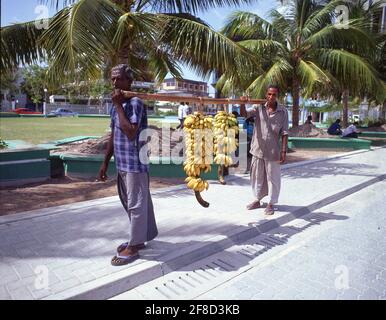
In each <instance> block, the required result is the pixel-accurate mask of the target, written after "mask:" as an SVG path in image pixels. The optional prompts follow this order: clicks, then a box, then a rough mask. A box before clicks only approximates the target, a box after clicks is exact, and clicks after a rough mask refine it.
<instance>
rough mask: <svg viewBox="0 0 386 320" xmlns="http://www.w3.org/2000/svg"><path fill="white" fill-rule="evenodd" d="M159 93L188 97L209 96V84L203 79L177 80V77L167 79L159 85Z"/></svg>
mask: <svg viewBox="0 0 386 320" xmlns="http://www.w3.org/2000/svg"><path fill="white" fill-rule="evenodd" d="M158 92H159V93H164V94H170V95H174V96H186V97H208V96H209V91H208V84H207V83H206V82H202V81H194V80H189V79H181V80H177V79H176V78H168V79H165V80H164V81H163V82H162V83H161V85H160V86H159V87H158Z"/></svg>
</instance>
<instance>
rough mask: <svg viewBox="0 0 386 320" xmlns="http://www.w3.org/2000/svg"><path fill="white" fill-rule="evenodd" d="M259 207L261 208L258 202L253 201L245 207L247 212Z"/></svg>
mask: <svg viewBox="0 0 386 320" xmlns="http://www.w3.org/2000/svg"><path fill="white" fill-rule="evenodd" d="M260 206H261V204H260V201H259V200H255V201H253V202H252V203H250V204H248V205H247V209H248V210H254V209H257V208H260Z"/></svg>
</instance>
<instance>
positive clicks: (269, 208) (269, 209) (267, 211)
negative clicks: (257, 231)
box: [264, 203, 275, 216]
mask: <svg viewBox="0 0 386 320" xmlns="http://www.w3.org/2000/svg"><path fill="white" fill-rule="evenodd" d="M274 212H275V210H274V209H273V204H270V203H268V205H267V207H266V208H265V210H264V213H265V214H266V215H269V216H270V215H273V214H274Z"/></svg>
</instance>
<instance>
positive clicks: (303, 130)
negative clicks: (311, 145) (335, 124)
mask: <svg viewBox="0 0 386 320" xmlns="http://www.w3.org/2000/svg"><path fill="white" fill-rule="evenodd" d="M288 131H289V136H290V137H303V138H331V136H330V135H329V134H328V133H327V132H325V131H324V130H323V129H320V128H317V127H315V126H314V125H313V124H308V123H306V124H303V125H300V126H298V127H293V128H290V129H289V130H288Z"/></svg>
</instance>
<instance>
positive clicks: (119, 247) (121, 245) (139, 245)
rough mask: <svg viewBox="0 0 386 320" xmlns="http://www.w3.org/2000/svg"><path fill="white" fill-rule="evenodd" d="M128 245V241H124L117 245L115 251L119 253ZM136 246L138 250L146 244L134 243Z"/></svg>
mask: <svg viewBox="0 0 386 320" xmlns="http://www.w3.org/2000/svg"><path fill="white" fill-rule="evenodd" d="M128 245H129V243H128V242H124V243H122V244H120V245H119V246H118V248H117V252H118V253H121V252H122V251H123V250H125V249H126V248H127V246H128ZM136 248H137V249H138V250H141V249H145V248H146V245H145V244H144V243H141V244H138V245H136Z"/></svg>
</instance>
